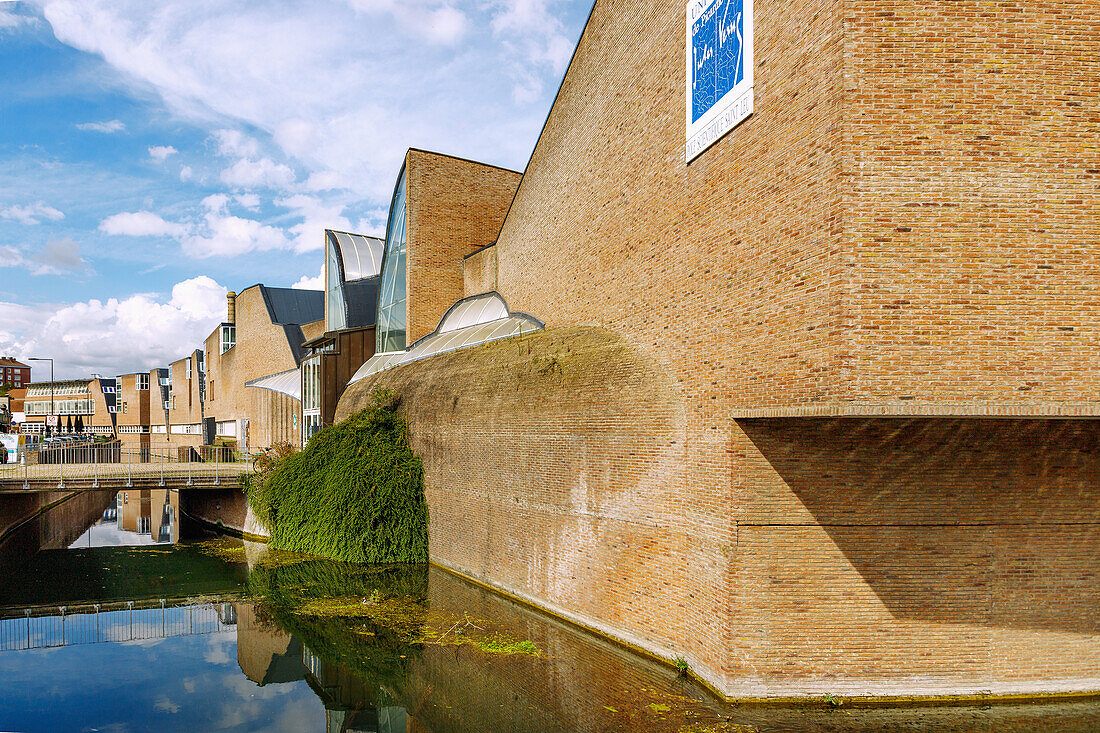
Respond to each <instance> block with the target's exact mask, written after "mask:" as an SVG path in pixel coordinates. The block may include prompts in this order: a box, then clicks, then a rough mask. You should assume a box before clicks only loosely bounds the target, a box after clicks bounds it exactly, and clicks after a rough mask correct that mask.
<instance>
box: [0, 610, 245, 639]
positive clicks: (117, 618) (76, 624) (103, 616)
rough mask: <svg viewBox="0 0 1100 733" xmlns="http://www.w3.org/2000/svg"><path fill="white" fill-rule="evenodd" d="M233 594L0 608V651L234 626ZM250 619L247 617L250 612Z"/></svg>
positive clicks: (194, 633) (197, 632)
mask: <svg viewBox="0 0 1100 733" xmlns="http://www.w3.org/2000/svg"><path fill="white" fill-rule="evenodd" d="M232 600H235V599H234V598H233V597H229V596H226V597H224V598H220V599H203V601H202V602H197V599H194V598H172V599H169V598H162V599H159V600H147V599H146V600H135V601H122V602H113V603H103V604H101V603H94V604H91V605H83V606H33V607H27V608H18V607H7V608H0V652H7V651H24V650H27V649H49V648H55V647H64V646H77V645H81V644H103V643H110V642H133V641H149V640H155V639H167V638H169V637H174V636H199V635H207V634H216V633H219V632H224V631H232V630H236V629H237V628H238V619H237V612H236V609H235V608H234V606H233V603H232ZM249 618H251V616H249Z"/></svg>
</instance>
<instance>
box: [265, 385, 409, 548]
mask: <svg viewBox="0 0 1100 733" xmlns="http://www.w3.org/2000/svg"><path fill="white" fill-rule="evenodd" d="M372 402H373V404H372V405H371V406H370V407H368V408H367V409H365V410H363V411H361V412H359V413H357V414H356V415H353V416H352V417H350V418H348V419H347V420H345V421H344V422H342V423H340V424H339V425H334V426H332V427H328V428H325V429H324V430H322V431H321V432H319V433H317V434H316V435H314V436H313V438H311V439H310V441H309V444H308V445H307V446H306V448H305V450H303V451H302V452H300V453H290V454H288V455H283V456H280V457H278V459H277V460H276V461H274V464H273V465H272V466H271V467H270V470H267V471H265V472H264V473H263V474H261V476H260V477H259V478H257V479H255V480H253V481H252V482H251V485H250V486H249V487H248V503H249V505H250V506H251V507H252V511H253V512H254V513H255V515H256V516H257V518H258V519H259V520H260V521H261V522H263V524H264V525H265V526H266V527H267V529H268V531H269V532H270V533H271V543H272V545H273V546H274V547H276V548H279V549H284V550H292V551H295V552H304V553H308V554H311V555H317V556H320V557H328V558H332V559H334V560H342V561H345V562H370V563H426V562H427V561H428V505H427V503H426V502H425V499H424V470H423V466H422V465H421V463H420V459H419V458H417V457H416V456H415V455H414V454H413V452H412V450H411V449H410V448H409V439H408V429H407V427H406V425H405V421H404V419H403V418H402V417H401V416H400V415H399V414H398V413H397V409H396V407H397V405H396V402H397V400H396V399H395V397H394V395H393V394H392V393H390V392H385V391H381V390H378V391H376V392H375V393H374V394H373V395H372Z"/></svg>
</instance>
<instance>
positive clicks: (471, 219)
mask: <svg viewBox="0 0 1100 733" xmlns="http://www.w3.org/2000/svg"><path fill="white" fill-rule="evenodd" d="M519 179H520V174H519V173H517V172H515V171H510V170H506V169H503V168H497V167H495V166H490V165H485V164H484V163H475V162H473V161H469V160H463V159H461V158H455V157H452V156H448V155H442V154H439V153H431V152H428V151H424V150H416V149H413V150H410V151H409V152H408V154H407V155H406V156H405V164H404V165H403V166H402V168H401V172H400V174H399V175H398V177H397V184H396V185H395V186H394V195H393V201H392V203H391V205H390V214H389V220H388V222H387V225H386V252H385V256H384V258H383V260H382V283H381V288H380V291H379V299H378V331H377V334H378V335H377V339H378V343H377V347H376V351H377V352H378V353H380V354H381V353H391V352H400V351H403V350H404V349H405V348H406V347H408V346H409V345H411V344H412V343H413V342H415V341H416V340H417V339H419V338H422V337H424V336H427V335H428V334H429V333H431V332H432V331H433V330H434V329H435V327H436V325H437V324H438V323H439V320H440V318H441V317H442V316H443V314H444V313H445V312H446V311H447V309H448V308H450V307H451V306H452V305H453V304H454V303H455V301H457V300H459V299H460V298H462V297H463V294H464V281H463V277H464V275H463V267H462V258H463V257H464V256H465V255H467V254H471V253H473V252H475V251H476V250H478V249H480V248H482V247H484V246H485V245H488V244H490V243H491V242H492V241H493V239H494V238H495V237H496V234H497V232H498V231H500V225H501V222H503V221H504V215H505V213H506V212H507V211H508V204H509V203H510V202H511V200H512V197H513V196H514V195H515V191H516V186H517V185H518V184H519Z"/></svg>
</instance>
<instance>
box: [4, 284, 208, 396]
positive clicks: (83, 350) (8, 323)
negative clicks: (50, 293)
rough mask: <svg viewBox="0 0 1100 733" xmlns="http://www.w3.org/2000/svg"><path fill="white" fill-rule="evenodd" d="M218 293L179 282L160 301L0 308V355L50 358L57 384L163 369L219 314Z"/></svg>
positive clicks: (191, 345)
mask: <svg viewBox="0 0 1100 733" xmlns="http://www.w3.org/2000/svg"><path fill="white" fill-rule="evenodd" d="M225 294H226V288H225V287H223V286H221V285H219V284H218V283H217V282H215V281H214V280H212V279H211V278H209V277H206V276H201V277H196V278H192V279H190V280H184V281H183V282H180V283H177V284H176V285H175V286H174V287H173V288H172V293H171V296H170V297H169V298H167V299H164V298H163V297H158V296H156V295H150V294H139V295H133V296H130V297H129V298H125V299H122V300H118V299H115V298H111V299H108V300H106V301H101V300H98V299H93V300H88V301H84V302H80V303H73V304H71V305H49V304H36V305H33V306H24V305H20V304H17V303H4V302H0V323H2V324H3V326H2V327H0V328H3V329H4V330H2V331H0V352H5V353H12V354H14V355H16V356H17V357H28V356H41V355H45V356H52V357H53V358H54V359H56V368H57V376H58V378H61V379H66V378H75V377H81V376H87V375H89V374H91V373H92V372H99V373H102V374H125V373H128V372H133V371H138V370H145V369H151V368H152V367H155V366H163V365H165V364H168V363H169V362H171V361H174V360H175V359H178V358H180V356H182V354H183V352H186V351H188V350H189V349H192V348H196V347H197V346H198V345H199V344H200V343H201V342H202V341H203V339H205V338H206V337H207V336H208V335H209V334H210V332H211V331H213V329H214V328H215V327H216V326H217V325H218V323H219V322H220V321H221V319H222V318H223V317H224V315H225Z"/></svg>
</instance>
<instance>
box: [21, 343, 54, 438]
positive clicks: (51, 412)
mask: <svg viewBox="0 0 1100 733" xmlns="http://www.w3.org/2000/svg"><path fill="white" fill-rule="evenodd" d="M27 361H48V362H50V414H51V415H54V414H55V413H54V409H53V359H41V358H39V357H37V356H31V357H29V358H28V359H27ZM58 422H60V421H58ZM49 435H50V426H49V425H46V436H47V437H49Z"/></svg>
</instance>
